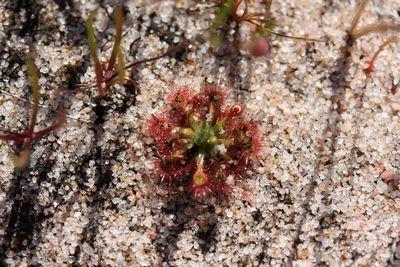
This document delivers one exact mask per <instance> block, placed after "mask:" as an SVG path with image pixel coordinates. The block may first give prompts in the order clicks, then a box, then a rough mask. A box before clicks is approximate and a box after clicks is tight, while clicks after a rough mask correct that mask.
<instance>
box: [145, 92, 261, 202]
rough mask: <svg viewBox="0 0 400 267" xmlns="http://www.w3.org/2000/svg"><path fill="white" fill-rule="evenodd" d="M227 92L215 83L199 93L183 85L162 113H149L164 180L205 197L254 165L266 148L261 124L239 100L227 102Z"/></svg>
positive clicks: (220, 190) (158, 167) (221, 190)
mask: <svg viewBox="0 0 400 267" xmlns="http://www.w3.org/2000/svg"><path fill="white" fill-rule="evenodd" d="M226 97H227V94H226V92H225V91H223V90H222V89H220V88H219V87H216V86H213V87H205V88H203V90H202V91H200V92H199V93H194V92H193V91H192V90H191V89H190V88H189V87H181V88H178V89H176V90H174V91H173V92H172V93H171V94H170V95H169V97H168V98H167V99H168V107H167V108H166V109H165V110H164V111H163V112H162V114H159V115H155V116H152V117H151V118H150V119H149V121H148V123H147V126H148V135H149V136H150V137H152V138H153V139H154V146H155V149H156V156H157V160H156V162H157V164H156V170H157V174H158V175H159V176H160V177H161V180H162V181H165V182H167V183H168V185H170V186H171V187H178V188H181V189H183V190H185V192H186V193H188V194H189V195H191V196H194V197H196V198H204V197H207V196H210V195H225V194H226V193H227V192H228V191H229V189H230V188H231V185H232V184H233V183H232V178H233V181H234V179H235V178H236V179H237V178H238V177H244V176H245V175H246V172H247V171H248V170H250V169H251V168H250V167H251V164H252V159H253V158H255V156H256V155H257V154H258V153H259V152H260V150H261V138H260V134H259V131H258V128H257V125H256V124H255V123H253V122H251V121H250V120H248V119H246V117H245V116H244V115H243V108H242V107H241V106H240V105H232V106H228V107H227V106H225V100H226Z"/></svg>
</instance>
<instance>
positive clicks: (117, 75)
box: [76, 5, 181, 96]
mask: <svg viewBox="0 0 400 267" xmlns="http://www.w3.org/2000/svg"><path fill="white" fill-rule="evenodd" d="M93 20H94V17H93V16H92V15H91V16H89V18H88V20H87V22H86V34H87V38H88V42H89V48H90V55H91V58H92V62H93V68H94V71H95V74H96V83H94V84H88V85H80V86H78V88H77V89H76V90H82V89H88V88H93V87H97V89H98V91H99V94H100V95H101V96H104V95H106V94H107V92H108V91H109V90H110V87H111V86H112V85H114V84H123V83H126V82H128V83H129V82H132V81H131V80H130V79H129V78H128V77H127V76H126V75H125V72H126V70H128V69H131V68H133V67H135V66H138V65H140V64H143V63H146V62H151V61H155V60H157V59H160V58H163V57H166V56H168V55H170V54H173V53H175V52H176V51H177V50H180V49H181V46H178V47H176V48H174V49H171V50H168V51H167V52H165V53H163V54H161V55H159V56H155V57H152V58H149V59H143V60H139V61H135V62H133V63H131V64H129V65H127V66H126V65H125V61H124V54H123V51H122V49H121V41H122V30H123V24H124V11H123V8H122V6H121V5H119V6H117V7H116V8H115V39H114V45H113V49H112V52H111V56H110V59H109V60H108V64H107V66H103V64H102V63H101V62H100V59H99V56H98V53H97V50H98V49H97V44H96V38H95V34H94V28H93ZM139 40H140V38H138V39H136V40H135V41H134V43H135V42H137V41H139Z"/></svg>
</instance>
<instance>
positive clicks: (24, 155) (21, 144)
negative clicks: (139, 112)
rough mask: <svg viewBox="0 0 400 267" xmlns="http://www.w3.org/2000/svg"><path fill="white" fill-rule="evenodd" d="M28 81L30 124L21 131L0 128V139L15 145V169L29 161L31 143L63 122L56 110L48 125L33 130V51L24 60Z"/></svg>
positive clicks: (36, 96)
mask: <svg viewBox="0 0 400 267" xmlns="http://www.w3.org/2000/svg"><path fill="white" fill-rule="evenodd" d="M26 65H27V70H28V77H29V83H30V86H31V88H32V95H33V105H32V115H31V119H30V124H29V127H28V129H27V130H26V131H25V132H23V133H14V132H11V131H7V130H2V134H0V140H3V141H11V142H13V143H14V144H15V145H16V146H17V150H18V151H19V152H18V155H17V156H16V157H15V160H14V163H15V167H16V168H17V169H23V168H25V167H26V166H27V165H28V163H29V156H30V154H31V149H32V146H33V144H34V143H35V142H36V141H37V140H39V139H41V138H42V137H44V136H46V135H48V134H49V133H51V132H52V131H54V130H55V129H57V128H59V127H60V126H61V125H62V124H63V123H64V115H63V113H62V112H57V119H56V121H54V122H53V123H52V124H51V125H50V126H49V127H47V128H45V129H43V130H40V131H35V126H36V121H37V115H38V112H39V98H40V92H39V74H38V70H37V67H36V65H35V62H34V59H33V52H31V53H30V55H29V56H28V58H27V60H26Z"/></svg>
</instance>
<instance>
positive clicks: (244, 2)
mask: <svg viewBox="0 0 400 267" xmlns="http://www.w3.org/2000/svg"><path fill="white" fill-rule="evenodd" d="M212 2H215V3H218V4H219V5H220V9H219V12H218V14H217V16H216V18H215V20H214V21H213V23H212V25H211V29H210V40H211V43H212V44H213V45H214V47H219V46H220V44H221V42H222V38H221V34H220V29H221V28H222V27H223V26H224V25H225V23H227V22H236V23H237V24H240V23H243V22H246V23H249V24H250V25H252V26H253V34H252V35H253V36H252V42H251V43H250V45H249V50H250V52H251V53H252V54H253V55H254V56H263V55H266V54H267V53H268V52H269V41H268V35H270V34H273V35H278V36H281V37H286V38H292V39H297V40H303V41H317V42H320V41H321V40H316V39H312V38H307V37H300V36H290V35H286V34H283V33H279V32H276V31H274V30H273V29H274V27H275V20H274V19H273V18H272V14H271V5H272V0H265V1H263V4H264V11H263V12H250V11H249V9H250V8H251V6H252V5H253V4H254V1H253V0H213V1H212Z"/></svg>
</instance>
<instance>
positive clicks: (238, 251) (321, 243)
mask: <svg viewBox="0 0 400 267" xmlns="http://www.w3.org/2000/svg"><path fill="white" fill-rule="evenodd" d="M98 2H102V4H99V3H98ZM198 2H201V1H186V0H184V1H169V0H165V1H160V2H155V3H150V1H127V5H126V6H127V12H128V13H127V21H126V26H125V30H124V33H125V35H124V39H123V48H124V50H125V51H126V54H127V57H126V61H127V62H133V61H134V60H136V59H141V58H148V57H151V56H155V55H158V54H160V53H161V52H162V51H165V50H166V49H168V47H169V46H173V45H174V44H178V43H181V42H182V41H185V40H194V39H195V38H196V37H198V36H199V35H201V34H204V33H206V32H207V30H208V29H209V27H210V24H211V22H212V19H213V18H214V14H215V12H216V9H215V8H212V7H211V8H208V7H207V6H208V5H205V4H204V3H203V4H201V3H200V4H199V3H198ZM255 2H258V1H255ZM358 4H359V3H358V1H354V0H351V1H349V0H346V1H339V0H333V1H323V0H302V1H298V0H284V1H283V0H282V1H275V2H274V4H273V6H272V14H273V16H274V17H275V18H276V19H277V24H278V27H277V30H279V31H281V32H285V33H288V34H292V35H300V36H309V37H314V38H319V39H323V40H325V41H324V42H322V43H305V42H302V41H294V40H291V39H286V38H279V37H276V36H272V37H271V45H272V48H271V53H270V55H269V56H268V57H263V58H253V57H252V56H250V55H249V53H248V52H247V50H246V49H241V48H240V47H236V44H238V42H239V41H240V42H242V43H245V41H246V40H248V39H249V37H250V35H249V27H248V26H246V25H241V26H240V27H239V28H235V25H231V29H230V30H229V34H228V35H229V36H228V42H227V45H228V47H235V49H226V50H225V52H224V53H222V54H220V55H215V54H213V53H211V52H210V44H209V43H204V42H202V41H201V38H198V40H197V41H194V42H193V43H192V45H191V46H189V47H188V48H187V49H186V50H185V51H184V52H183V53H180V54H179V55H176V56H174V57H166V58H163V59H160V60H158V61H157V62H155V63H148V64H145V65H142V66H140V67H138V68H136V69H134V70H133V71H132V73H130V75H131V78H132V79H134V81H135V82H136V89H138V90H136V91H135V88H132V87H129V86H125V87H124V86H119V85H118V86H115V87H114V90H113V91H112V92H110V94H108V95H107V96H106V97H105V98H100V97H99V96H98V92H97V91H96V90H88V91H85V92H81V93H77V94H69V95H68V94H67V95H65V96H64V97H63V98H62V99H60V97H58V96H56V95H55V94H54V93H55V92H56V90H57V89H66V90H68V89H71V88H72V87H73V86H74V85H75V84H76V83H79V82H80V83H87V82H92V81H94V72H93V68H92V67H91V63H90V57H89V51H88V46H87V42H86V39H85V37H84V30H85V29H84V21H85V20H86V18H87V14H89V13H90V12H94V13H95V14H96V17H97V19H96V23H95V27H96V29H97V31H98V34H97V37H98V41H99V42H101V44H102V46H101V48H102V51H103V52H102V53H101V54H102V55H103V56H104V59H106V56H107V55H109V53H110V50H111V46H112V36H113V33H114V27H113V21H112V18H113V16H112V6H113V3H112V1H94V0H90V1H89V0H86V1H75V0H68V1H50V0H47V1H46V0H37V1H28V0H19V1H6V0H0V22H1V23H0V66H1V72H0V88H1V93H0V127H2V128H3V129H12V130H15V131H17V130H20V131H21V130H23V129H25V127H26V125H27V124H28V121H29V120H28V118H29V117H30V110H31V109H30V104H29V103H27V102H25V101H23V100H20V99H18V98H16V97H20V98H22V99H29V98H30V96H31V94H30V91H29V87H28V85H27V78H26V74H25V71H24V70H25V67H24V58H25V57H26V53H27V51H28V48H29V45H30V44H31V43H32V42H35V43H36V45H37V57H36V63H37V65H38V66H39V69H40V73H41V79H40V84H41V90H42V91H41V93H42V99H41V103H42V105H43V106H45V107H51V108H53V109H56V108H63V109H65V110H66V112H67V113H68V115H69V117H68V118H67V123H66V125H64V126H63V127H62V128H60V129H59V130H57V131H56V132H54V133H53V134H51V135H49V136H47V137H45V138H43V139H41V140H40V141H39V142H37V143H36V144H35V146H34V149H33V153H32V156H31V163H30V166H29V168H28V169H27V170H24V171H15V170H14V168H13V164H12V160H11V156H10V155H12V153H13V148H14V147H13V146H12V145H10V144H9V143H6V142H0V173H1V179H0V238H1V239H0V240H1V248H0V260H1V262H0V266H3V265H9V266H16V265H18V266H25V265H43V266H54V265H74V266H77V265H84V266H86V265H87V266H93V265H103V266H106V265H111V266H124V265H125V266H126V265H132V266H138V265H141V266H154V265H156V266H161V265H163V266H169V265H172V266H221V265H224V266H245V265H246V266H247V265H249V266H253V265H254V266H257V265H263V266H271V265H272V266H317V265H318V266H387V265H391V266H399V265H400V237H399V230H400V210H399V209H400V194H399V190H398V188H397V184H396V179H397V178H394V179H393V180H392V181H391V182H389V183H387V182H385V179H389V178H393V177H395V176H396V174H399V173H400V152H399V151H400V145H399V140H400V124H399V111H400V93H399V92H394V90H391V88H392V87H393V86H392V85H393V83H397V82H398V81H399V77H400V76H399V69H400V46H397V47H396V46H395V45H392V46H390V47H387V48H386V49H385V50H384V51H383V52H382V54H381V56H380V57H379V58H378V60H377V62H376V64H375V71H374V72H373V73H372V75H371V77H370V78H367V77H366V75H365V72H364V70H363V69H364V68H365V67H366V64H365V61H366V60H367V59H369V58H371V57H372V54H373V53H374V51H375V50H376V49H377V48H378V46H379V44H381V43H382V42H383V41H384V40H385V39H386V38H388V37H389V36H390V34H391V33H384V34H371V35H368V36H365V37H362V38H360V39H359V40H357V41H356V42H355V43H354V44H353V46H352V47H350V46H347V47H346V37H347V32H346V29H348V28H349V26H350V23H351V19H352V17H353V15H354V10H355V8H356V7H357V6H358ZM379 20H383V21H389V22H397V23H399V21H400V2H399V1H398V0H374V1H371V2H370V4H369V5H368V7H367V9H366V11H365V13H364V14H363V16H362V18H361V22H360V25H361V26H362V25H366V24H369V23H373V22H376V21H379ZM235 29H237V30H236V31H235ZM138 37H142V41H141V42H140V43H138V44H136V45H133V46H131V43H132V42H133V40H135V39H136V38H138ZM232 51H233V52H232ZM204 84H215V85H219V86H221V87H222V88H225V89H226V90H229V91H230V101H232V102H238V103H241V104H242V105H243V106H245V110H246V113H247V114H248V115H249V116H251V117H253V118H254V120H256V121H257V123H258V124H259V127H260V130H261V131H262V133H263V137H264V149H263V152H262V154H261V155H260V159H259V161H258V162H257V163H256V166H255V169H256V172H255V173H254V174H253V175H252V177H251V178H250V179H248V180H247V181H238V180H236V181H237V186H236V187H235V188H234V190H233V191H232V193H231V195H230V199H229V200H226V201H223V202H222V203H221V202H217V201H214V200H211V201H210V202H209V203H204V202H196V201H192V200H190V199H188V198H185V197H181V196H180V195H176V194H174V193H172V192H170V191H169V190H168V189H167V188H165V187H163V186H161V185H160V183H159V182H158V181H157V176H156V175H155V174H154V163H153V156H154V149H153V148H152V146H151V144H152V140H151V139H150V138H148V137H146V134H145V129H146V120H147V119H148V118H149V116H151V114H156V113H159V112H160V111H161V110H162V109H163V107H164V106H165V105H166V102H165V98H166V96H167V95H168V93H169V92H170V91H171V90H172V89H173V88H174V87H176V86H178V85H190V86H191V87H193V88H194V90H200V89H201V87H202V86H203V85H204ZM9 94H12V95H14V96H10V95H9ZM53 119H54V112H53V111H52V110H50V109H48V108H43V109H41V112H40V115H39V123H38V125H39V127H41V128H43V127H45V126H46V125H49V124H50V123H51V122H52V120H53Z"/></svg>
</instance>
